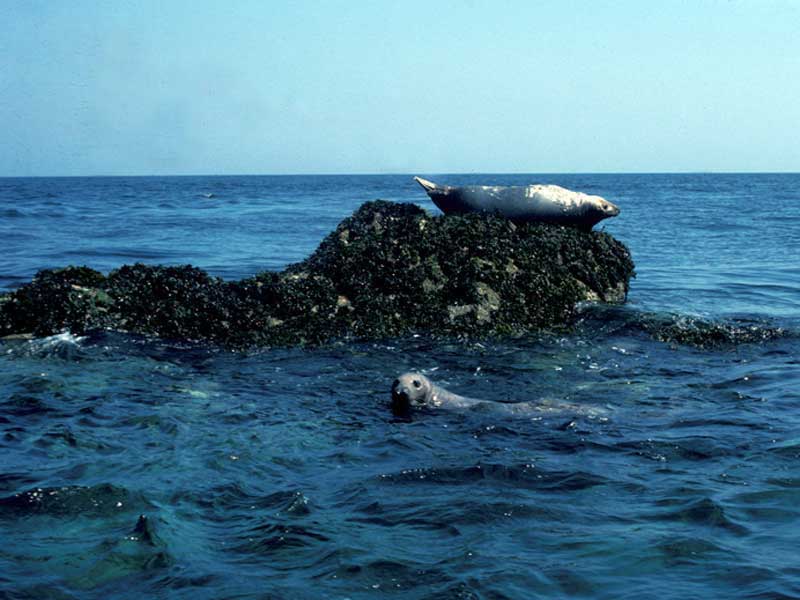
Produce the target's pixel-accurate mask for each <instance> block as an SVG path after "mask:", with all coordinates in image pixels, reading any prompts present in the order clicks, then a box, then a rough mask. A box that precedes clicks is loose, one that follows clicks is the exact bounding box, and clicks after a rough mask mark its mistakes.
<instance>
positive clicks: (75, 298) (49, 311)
mask: <svg viewBox="0 0 800 600" xmlns="http://www.w3.org/2000/svg"><path fill="white" fill-rule="evenodd" d="M633 269H634V265H633V262H632V260H631V257H630V253H629V252H628V249H627V248H626V247H625V246H624V245H623V244H621V243H620V242H618V241H617V240H615V239H614V238H613V237H611V236H610V235H609V234H607V233H604V232H597V231H590V232H585V231H580V230H577V229H573V228H568V227H559V226H553V225H544V224H523V225H515V224H513V223H511V222H510V221H508V220H506V219H503V218H501V217H495V216H485V215H477V214H470V215H463V216H446V217H445V216H435V217H432V216H430V215H428V214H427V213H426V212H425V211H424V210H423V209H421V208H419V207H418V206H416V205H413V204H398V203H391V202H384V201H380V200H378V201H373V202H367V203H365V204H364V205H362V206H361V207H360V208H359V209H358V210H357V211H356V212H355V213H354V214H353V215H352V216H350V217H348V218H347V219H345V220H344V221H342V222H341V223H340V224H339V226H338V227H337V228H336V230H335V231H333V232H332V233H331V234H330V235H328V236H327V237H326V238H325V239H324V240H323V241H322V243H321V244H320V245H319V247H318V248H317V250H316V251H315V252H314V253H313V254H312V255H311V256H309V257H308V258H307V259H306V260H304V261H302V262H300V263H296V264H293V265H290V266H289V267H288V268H287V269H285V270H284V271H282V272H280V273H275V272H265V273H262V274H259V275H257V276H255V277H251V278H248V279H243V280H240V281H234V282H226V281H223V280H221V279H219V278H214V277H211V276H209V275H208V274H207V273H205V272H204V271H202V270H200V269H197V268H194V267H191V266H182V267H163V266H147V265H143V264H135V265H132V266H123V267H121V268H120V269H117V270H115V271H112V272H111V273H110V274H109V275H108V276H104V275H103V274H102V273H99V272H97V271H94V270H92V269H90V268H87V267H67V268H64V269H59V270H47V271H41V272H39V273H38V274H37V275H36V277H35V278H34V279H33V281H31V282H30V283H28V284H26V285H24V286H22V287H20V288H19V289H17V290H15V291H14V292H12V293H10V294H6V295H5V296H2V297H0V336H9V335H20V334H27V333H32V334H34V335H37V336H44V335H52V334H54V333H58V332H59V331H62V330H64V329H69V330H70V331H72V332H73V333H76V334H80V333H84V332H87V331H90V330H93V329H114V330H120V331H129V332H135V333H141V334H147V335H156V336H160V337H167V338H181V339H195V340H208V341H213V342H215V343H220V344H223V345H226V346H229V347H248V346H255V345H295V344H317V343H323V342H327V341H331V340H334V339H342V338H361V339H365V338H366V339H368V338H381V337H387V336H396V335H404V334H408V333H412V332H416V331H424V332H428V333H434V334H443V335H455V336H461V335H468V336H492V335H506V334H516V333H524V332H528V331H535V330H540V329H542V328H548V327H553V326H561V325H565V324H568V323H569V322H570V321H571V320H572V319H573V317H574V315H575V307H576V304H577V303H579V302H581V301H586V300H597V301H603V302H609V303H621V302H624V301H625V298H626V295H627V292H628V283H629V280H630V278H631V277H632V276H633Z"/></svg>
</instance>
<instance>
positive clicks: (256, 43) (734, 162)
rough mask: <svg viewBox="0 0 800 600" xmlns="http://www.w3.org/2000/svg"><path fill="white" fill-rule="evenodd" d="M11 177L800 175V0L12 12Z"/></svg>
mask: <svg viewBox="0 0 800 600" xmlns="http://www.w3.org/2000/svg"><path fill="white" fill-rule="evenodd" d="M0 57H2V58H0V132H2V134H0V135H2V144H0V176H16V175H114V174H134V175H135V174H243V173H253V174H258V173H386V172H403V173H411V172H419V173H437V172H470V171H477V172H534V173H543V172H550V173H553V172H607V171H610V172H642V171H645V172H656V171H657V172H661V171H800V0H798V1H794V0H787V1H770V0H752V1H737V0H730V1H712V0H708V1H701V0H696V1H690V2H678V1H667V0H662V1H660V2H656V1H653V2H650V1H645V0H635V1H625V0H620V1H616V2H613V1H607V2H603V1H600V0H589V1H585V2H578V1H575V2H568V1H556V0H554V1H552V2H550V1H547V2H544V1H541V2H535V1H527V2H526V1H519V2H502V1H497V0H496V1H494V2H482V1H478V0H474V1H472V2H469V1H461V2H436V1H435V0H424V1H416V0H406V1H398V2H390V1H388V0H387V1H383V2H381V1H372V2H359V1H356V0H348V1H341V2H340V1H324V0H319V1H318V2H301V1H296V2H282V1H275V0H272V1H270V0H259V1H252V2H250V1H244V0H240V1H234V0H232V1H230V2H217V1H214V2H210V1H209V2H204V1H200V0H192V1H186V2H182V1H177V0H160V1H158V2H150V1H146V0H136V1H128V2H123V1H112V2H100V1H99V0H88V1H77V0H68V1H67V0H45V1H41V2H39V1H33V0H19V1H17V0H0Z"/></svg>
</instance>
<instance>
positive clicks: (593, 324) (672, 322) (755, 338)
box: [577, 304, 797, 349]
mask: <svg viewBox="0 0 800 600" xmlns="http://www.w3.org/2000/svg"><path fill="white" fill-rule="evenodd" d="M580 310H581V313H580V315H581V316H580V319H579V321H578V324H577V325H578V329H579V330H582V331H583V332H588V333H592V334H600V335H615V334H616V335H618V334H627V333H638V332H641V333H646V334H649V335H650V336H651V337H652V338H653V339H655V340H657V341H659V342H664V343H667V344H680V345H687V346H694V347H697V348H706V349H711V348H718V347H720V346H735V345H739V344H760V343H764V342H768V341H770V340H775V339H779V338H784V337H794V336H796V335H797V332H795V331H793V330H790V329H787V328H784V327H781V326H778V325H776V324H774V323H772V322H770V321H767V320H763V319H756V318H730V319H724V320H710V319H706V318H703V317H698V316H694V315H682V314H675V313H656V312H642V311H638V310H635V309H631V308H629V307H613V306H606V305H594V304H593V305H584V306H582V307H581V309H580Z"/></svg>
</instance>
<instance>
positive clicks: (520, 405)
mask: <svg viewBox="0 0 800 600" xmlns="http://www.w3.org/2000/svg"><path fill="white" fill-rule="evenodd" d="M391 406H392V412H393V413H394V414H395V415H397V416H402V417H407V416H408V415H410V414H411V412H412V411H413V410H414V409H423V408H432V409H436V408H456V409H458V408H461V409H470V408H476V407H487V408H490V409H492V410H496V411H499V412H501V413H503V414H507V415H516V416H522V417H528V416H541V415H542V414H547V413H564V412H571V413H573V414H580V415H583V416H586V417H589V418H597V417H600V416H602V415H603V414H604V413H605V412H606V411H604V410H602V409H599V408H596V407H589V406H581V405H578V404H571V403H568V402H561V401H552V400H544V399H542V400H539V401H537V402H513V403H508V402H493V401H490V400H479V399H477V398H469V397H467V396H460V395H458V394H454V393H453V392H451V391H448V390H446V389H444V388H443V387H441V386H438V385H436V384H435V383H433V382H432V381H431V380H430V379H428V378H427V377H426V376H425V375H423V374H422V373H417V372H410V373H404V374H402V375H400V376H399V377H398V378H397V379H395V380H394V383H392V404H391Z"/></svg>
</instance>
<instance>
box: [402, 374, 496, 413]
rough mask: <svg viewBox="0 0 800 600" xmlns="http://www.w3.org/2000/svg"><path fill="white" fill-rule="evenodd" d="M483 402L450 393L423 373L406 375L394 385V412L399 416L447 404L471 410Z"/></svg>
mask: <svg viewBox="0 0 800 600" xmlns="http://www.w3.org/2000/svg"><path fill="white" fill-rule="evenodd" d="M481 402H482V400H477V399H475V398H467V397H466V396H459V395H458V394H454V393H452V392H449V391H447V390H446V389H444V388H443V387H439V386H438V385H436V384H435V383H433V382H432V381H431V380H430V379H428V378H427V377H425V375H423V374H422V373H404V374H403V375H400V377H398V378H397V379H395V380H394V383H393V384H392V411H393V412H394V413H395V414H398V415H405V414H408V413H409V412H410V411H411V409H412V408H422V407H425V406H427V407H430V408H436V407H439V406H442V405H445V404H446V405H448V406H455V407H462V408H469V407H472V406H475V405H476V404H480V403H481Z"/></svg>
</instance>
